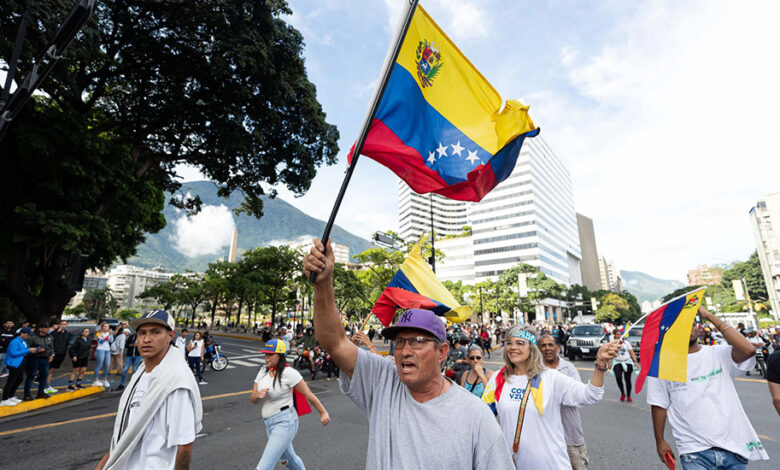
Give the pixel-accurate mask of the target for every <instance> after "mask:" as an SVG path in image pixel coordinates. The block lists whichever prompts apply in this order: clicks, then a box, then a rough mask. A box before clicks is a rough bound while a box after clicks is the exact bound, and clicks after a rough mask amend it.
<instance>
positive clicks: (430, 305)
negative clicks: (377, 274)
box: [371, 242, 471, 326]
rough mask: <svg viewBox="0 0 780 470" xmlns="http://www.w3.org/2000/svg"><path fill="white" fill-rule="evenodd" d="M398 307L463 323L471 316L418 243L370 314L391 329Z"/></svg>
mask: <svg viewBox="0 0 780 470" xmlns="http://www.w3.org/2000/svg"><path fill="white" fill-rule="evenodd" d="M399 308H403V309H409V308H424V309H427V310H431V311H433V313H435V314H436V315H439V316H443V317H445V318H446V319H447V320H450V321H451V322H453V323H460V322H463V321H465V320H466V319H467V318H468V317H470V316H471V307H468V306H462V305H460V304H459V303H458V301H457V300H455V297H453V296H452V294H451V293H450V291H448V290H447V288H446V287H444V286H443V285H442V283H441V282H439V280H438V279H437V278H436V274H434V273H433V271H432V270H431V267H430V266H428V263H426V262H425V260H424V259H423V257H422V253H421V252H420V243H419V242H418V243H417V244H416V245H415V246H414V248H412V251H411V252H410V253H409V256H407V257H406V260H405V261H404V262H403V264H402V265H401V269H399V270H398V272H396V273H395V276H393V279H392V280H391V281H390V285H388V286H387V288H386V289H385V290H384V292H382V294H381V295H380V296H379V299H377V301H376V303H375V304H374V308H372V309H371V311H372V312H373V313H374V315H376V316H377V318H379V321H381V322H382V324H383V325H384V326H389V325H390V323H392V321H393V317H395V313H396V310H397V309H399Z"/></svg>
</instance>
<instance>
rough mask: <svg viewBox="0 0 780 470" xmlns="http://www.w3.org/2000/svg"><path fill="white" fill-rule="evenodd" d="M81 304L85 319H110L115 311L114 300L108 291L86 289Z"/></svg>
mask: <svg viewBox="0 0 780 470" xmlns="http://www.w3.org/2000/svg"><path fill="white" fill-rule="evenodd" d="M82 303H83V304H84V312H85V313H86V315H87V317H89V318H91V319H93V320H97V319H98V318H101V317H110V316H111V315H112V314H113V312H115V311H116V309H117V302H116V299H115V298H114V295H113V294H112V293H111V290H110V289H101V290H97V289H87V291H86V292H84V300H82Z"/></svg>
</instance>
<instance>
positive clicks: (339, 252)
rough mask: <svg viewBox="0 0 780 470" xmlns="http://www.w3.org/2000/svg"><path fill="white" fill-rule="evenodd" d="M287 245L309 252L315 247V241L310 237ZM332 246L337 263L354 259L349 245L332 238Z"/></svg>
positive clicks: (344, 262)
mask: <svg viewBox="0 0 780 470" xmlns="http://www.w3.org/2000/svg"><path fill="white" fill-rule="evenodd" d="M287 246H289V247H290V248H291V249H293V250H301V251H302V252H303V253H308V252H310V251H311V249H312V248H314V242H313V241H312V239H311V238H310V237H308V238H306V240H302V241H299V242H295V243H290V244H289V245H287ZM331 246H332V247H333V256H334V257H335V258H336V262H337V263H340V264H347V263H350V262H351V261H352V259H351V258H350V257H349V245H342V244H340V243H335V242H333V241H332V240H331Z"/></svg>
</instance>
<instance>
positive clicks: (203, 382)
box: [198, 380, 209, 385]
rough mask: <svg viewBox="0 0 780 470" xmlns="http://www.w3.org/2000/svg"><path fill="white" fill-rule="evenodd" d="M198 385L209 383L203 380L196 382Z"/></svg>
mask: <svg viewBox="0 0 780 470" xmlns="http://www.w3.org/2000/svg"><path fill="white" fill-rule="evenodd" d="M198 384H199V385H208V384H209V383H208V382H206V381H205V380H201V381H200V382H198Z"/></svg>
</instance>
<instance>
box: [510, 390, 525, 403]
mask: <svg viewBox="0 0 780 470" xmlns="http://www.w3.org/2000/svg"><path fill="white" fill-rule="evenodd" d="M523 393H525V389H524V388H520V387H512V388H511V389H509V399H510V400H513V401H514V400H517V401H521V400H522V399H523Z"/></svg>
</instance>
